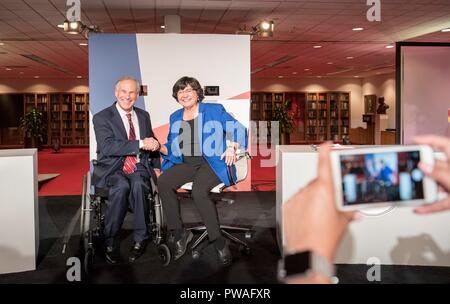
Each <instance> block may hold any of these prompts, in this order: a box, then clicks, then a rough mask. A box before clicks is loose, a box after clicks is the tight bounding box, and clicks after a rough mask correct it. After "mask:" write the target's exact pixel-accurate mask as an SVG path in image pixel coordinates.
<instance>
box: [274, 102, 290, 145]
mask: <svg viewBox="0 0 450 304" xmlns="http://www.w3.org/2000/svg"><path fill="white" fill-rule="evenodd" d="M290 109H291V102H290V101H289V100H286V101H284V102H282V103H280V104H279V105H277V106H276V107H275V110H274V113H273V119H274V120H275V121H278V122H279V128H280V133H279V134H280V144H282V145H287V144H289V134H290V133H292V131H293V130H294V119H293V117H292V114H291V113H289V110H290Z"/></svg>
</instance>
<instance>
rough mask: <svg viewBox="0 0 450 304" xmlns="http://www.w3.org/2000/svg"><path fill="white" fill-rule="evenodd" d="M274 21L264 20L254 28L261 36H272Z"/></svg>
mask: <svg viewBox="0 0 450 304" xmlns="http://www.w3.org/2000/svg"><path fill="white" fill-rule="evenodd" d="M274 26H275V25H274V22H273V21H266V20H264V21H262V22H260V23H259V24H257V25H256V27H254V28H253V30H254V31H255V32H256V34H258V35H259V36H261V37H272V36H273V30H274Z"/></svg>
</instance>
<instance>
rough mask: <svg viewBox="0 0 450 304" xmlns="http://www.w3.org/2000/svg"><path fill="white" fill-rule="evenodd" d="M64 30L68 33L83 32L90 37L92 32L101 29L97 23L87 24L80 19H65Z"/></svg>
mask: <svg viewBox="0 0 450 304" xmlns="http://www.w3.org/2000/svg"><path fill="white" fill-rule="evenodd" d="M64 32H65V33H67V34H74V35H75V34H82V35H83V36H84V37H86V38H88V35H89V33H90V32H95V33H96V32H100V29H99V27H98V26H96V25H85V24H83V22H81V21H80V20H78V21H68V20H64Z"/></svg>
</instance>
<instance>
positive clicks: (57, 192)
mask: <svg viewBox="0 0 450 304" xmlns="http://www.w3.org/2000/svg"><path fill="white" fill-rule="evenodd" d="M52 151H53V150H50V149H44V150H42V151H39V153H38V173H39V174H44V173H59V174H60V175H59V176H57V177H55V178H53V179H51V180H49V181H45V182H43V183H42V184H40V186H39V196H64V195H81V187H82V179H83V175H84V174H86V172H87V171H88V170H89V148H64V149H61V150H60V152H58V153H53V152H52ZM267 159H269V157H262V156H260V155H256V156H253V159H252V160H251V166H252V169H251V178H252V184H251V188H252V190H253V191H275V172H276V170H275V166H270V167H264V163H263V162H264V161H267ZM272 165H273V164H272Z"/></svg>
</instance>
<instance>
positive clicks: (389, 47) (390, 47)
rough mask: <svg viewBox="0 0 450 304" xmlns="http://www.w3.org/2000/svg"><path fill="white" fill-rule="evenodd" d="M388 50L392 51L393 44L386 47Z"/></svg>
mask: <svg viewBox="0 0 450 304" xmlns="http://www.w3.org/2000/svg"><path fill="white" fill-rule="evenodd" d="M385 47H386V48H387V49H392V48H393V47H394V46H393V45H392V44H389V45H386V46H385Z"/></svg>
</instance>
